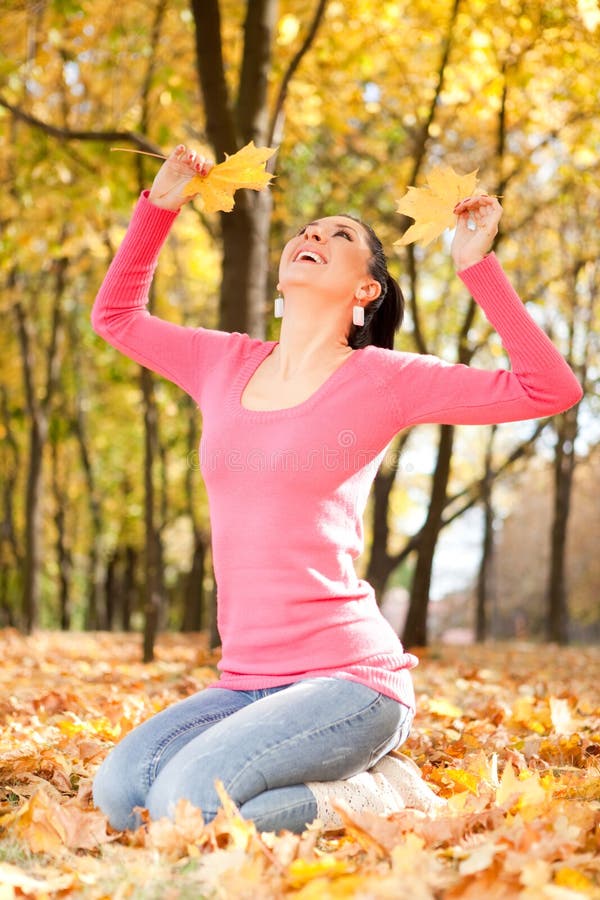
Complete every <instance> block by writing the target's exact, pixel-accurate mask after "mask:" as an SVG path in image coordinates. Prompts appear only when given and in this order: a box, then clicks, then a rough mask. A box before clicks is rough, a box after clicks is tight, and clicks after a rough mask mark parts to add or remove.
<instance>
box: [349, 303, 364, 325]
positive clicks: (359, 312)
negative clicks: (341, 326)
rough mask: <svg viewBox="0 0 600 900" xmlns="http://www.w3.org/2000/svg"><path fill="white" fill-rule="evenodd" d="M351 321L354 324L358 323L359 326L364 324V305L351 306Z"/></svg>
mask: <svg viewBox="0 0 600 900" xmlns="http://www.w3.org/2000/svg"><path fill="white" fill-rule="evenodd" d="M352 321H353V322H354V324H355V325H358V327H359V328H360V326H361V325H364V324H365V309H364V306H359V305H358V304H356V306H353V307H352Z"/></svg>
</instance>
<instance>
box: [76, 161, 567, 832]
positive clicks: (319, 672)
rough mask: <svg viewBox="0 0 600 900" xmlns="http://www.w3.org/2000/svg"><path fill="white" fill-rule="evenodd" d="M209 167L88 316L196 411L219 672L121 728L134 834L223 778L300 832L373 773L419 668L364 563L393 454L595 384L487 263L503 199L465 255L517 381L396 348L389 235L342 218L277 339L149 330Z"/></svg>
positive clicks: (330, 227)
mask: <svg viewBox="0 0 600 900" xmlns="http://www.w3.org/2000/svg"><path fill="white" fill-rule="evenodd" d="M209 169H210V163H208V162H207V161H206V160H204V159H202V158H199V157H197V156H196V154H195V153H194V152H193V151H188V150H187V149H186V148H185V147H183V146H179V147H177V148H176V150H175V151H174V152H173V153H172V154H171V155H170V157H169V158H168V159H167V161H166V162H165V163H164V165H163V166H162V168H161V170H160V172H159V173H158V175H157V177H156V179H155V181H154V184H153V186H152V189H151V191H150V192H149V193H144V194H143V195H142V197H141V198H140V200H139V202H138V205H137V207H136V210H135V213H134V216H133V220H132V222H131V224H130V227H129V230H128V232H127V235H126V237H125V239H124V241H123V244H122V246H121V248H120V250H119V251H118V253H117V255H116V256H115V259H114V260H113V262H112V264H111V266H110V269H109V272H108V274H107V276H106V278H105V280H104V283H103V285H102V287H101V290H100V292H99V294H98V297H97V298H96V302H95V304H94V309H93V313H92V321H93V325H94V328H95V330H96V331H97V332H98V333H99V334H100V335H102V337H104V338H105V339H106V340H107V341H108V342H109V343H111V344H112V345H113V346H115V347H117V348H118V349H119V350H120V351H122V352H123V353H125V354H126V355H127V356H129V357H131V358H132V359H134V360H137V362H139V363H141V364H142V365H144V366H147V367H148V368H151V369H153V370H154V371H156V372H159V373H160V374H161V375H164V376H165V377H167V378H169V379H170V380H171V381H173V382H175V383H176V384H178V385H179V386H180V387H181V388H182V389H183V390H184V391H186V392H187V393H188V394H190V395H191V396H192V397H193V398H194V400H195V401H196V402H197V404H198V406H199V408H200V410H201V412H202V417H203V428H202V441H201V445H200V460H201V470H202V474H203V477H204V479H205V482H206V487H207V491H208V495H209V502H210V514H211V525H212V548H213V562H214V569H215V574H216V579H217V584H218V624H219V632H220V636H221V640H222V648H223V650H222V659H221V662H220V664H219V668H220V671H221V676H220V680H219V681H218V682H216V683H215V685H211V686H210V687H209V688H207V689H206V690H203V691H201V692H199V693H198V694H196V695H194V696H192V697H189V698H188V699H186V700H184V701H182V702H180V703H177V704H175V705H174V706H172V707H170V708H169V709H167V710H164V711H163V712H161V713H159V714H158V715H156V716H154V717H153V718H151V719H149V720H148V721H146V722H144V723H143V724H142V725H140V726H139V727H138V728H137V729H135V730H134V731H133V732H131V733H130V734H129V735H127V736H126V737H125V738H124V740H123V741H121V743H119V744H118V745H117V746H116V747H115V748H114V749H113V751H112V752H111V753H110V754H109V756H108V757H107V759H106V760H105V762H104V763H103V765H102V766H101V768H100V770H99V772H98V775H97V777H96V780H95V783H94V797H95V801H96V803H97V804H98V806H100V808H101V809H103V810H104V811H105V812H106V813H107V815H108V816H109V819H110V822H111V823H112V825H113V826H114V827H115V828H119V829H123V828H128V827H134V826H135V825H136V824H137V823H138V821H139V820H138V817H137V814H136V813H135V812H134V808H135V807H146V808H148V809H149V811H150V815H151V817H152V818H155V817H160V816H165V815H171V814H172V813H173V810H174V807H175V804H176V803H177V801H178V800H179V799H180V798H187V799H188V800H189V801H191V802H192V803H193V804H195V805H196V806H198V807H200V808H201V809H202V811H203V813H204V817H205V820H206V821H210V820H211V819H212V818H213V817H214V816H215V814H216V811H217V809H218V807H219V799H218V796H217V793H216V791H215V780H216V779H219V780H220V781H221V782H222V783H223V784H224V787H225V789H226V791H227V792H228V794H229V795H230V796H231V797H232V798H233V800H234V801H235V802H236V804H237V805H238V806H239V808H240V811H241V813H242V815H243V816H244V817H246V818H251V819H254V820H255V822H256V824H257V826H258V827H259V828H260V829H261V830H278V829H280V828H287V829H289V830H291V831H301V830H302V829H303V828H304V827H305V825H306V824H307V823H309V822H311V821H312V820H313V819H314V818H315V817H316V815H317V813H318V807H317V800H316V797H315V793H314V792H313V791H311V789H310V787H309V786H308V784H307V783H315V782H316V783H320V782H329V781H333V780H336V779H348V778H350V777H351V776H353V775H355V774H357V773H362V772H365V771H367V770H369V769H370V768H371V767H373V766H375V765H376V764H377V763H378V761H379V760H381V759H382V757H384V756H385V755H386V754H387V753H388V752H389V751H390V750H392V749H393V748H396V747H398V746H399V745H400V744H401V743H402V742H403V741H404V740H405V739H406V737H407V735H408V732H409V729H410V724H411V721H412V717H413V711H414V705H415V699H414V693H413V689H412V684H411V675H410V669H411V668H412V667H413V666H415V665H416V663H417V660H416V658H415V657H414V656H412V655H411V654H410V653H406V652H405V651H404V649H403V647H402V645H401V643H400V641H399V640H398V638H397V636H396V634H395V633H394V632H393V630H392V629H391V627H390V626H389V625H388V624H387V622H386V621H385V620H384V618H383V617H382V616H381V614H380V612H379V609H378V606H377V602H376V599H375V596H374V592H373V589H372V588H371V586H370V585H369V584H368V583H367V582H365V581H364V580H362V579H359V578H358V577H357V575H356V573H355V570H354V560H355V559H356V558H357V557H358V556H359V555H360V553H361V551H362V549H363V531H362V528H363V526H362V516H363V512H364V509H365V504H366V502H367V497H368V494H369V490H370V487H371V484H372V482H373V479H374V477H375V474H376V472H377V469H378V467H379V465H380V463H381V461H382V459H383V456H384V454H385V450H386V448H387V446H388V444H389V442H390V441H391V439H392V438H393V437H394V435H395V434H396V433H397V432H398V431H400V430H401V429H404V428H407V427H408V426H411V425H415V424H417V423H419V422H429V423H449V424H465V423H466V424H490V423H493V422H507V421H512V420H518V419H526V418H532V417H538V416H548V415H552V414H554V413H558V412H561V411H562V410H565V409H567V408H568V407H570V406H571V405H572V404H574V403H576V402H577V401H578V400H579V399H580V397H581V389H580V387H579V384H578V383H577V381H576V380H575V378H574V376H573V374H572V372H571V370H570V369H569V367H568V366H567V364H566V363H565V361H564V360H563V359H562V357H561V356H560V354H559V353H558V351H557V350H556V349H555V347H554V346H553V345H552V343H551V342H550V340H549V339H548V338H547V337H546V335H545V334H544V333H543V332H542V331H541V330H540V329H539V328H538V327H537V326H536V324H535V323H534V322H533V320H532V319H531V318H530V316H529V314H528V313H527V312H526V310H525V309H524V307H523V305H522V303H521V301H520V300H519V298H518V297H517V295H516V294H515V292H514V291H513V289H512V288H511V286H510V285H509V283H508V281H507V279H506V277H505V275H504V274H503V272H502V269H501V268H500V265H499V263H498V261H497V259H496V258H495V256H494V255H493V254H491V255H486V254H487V253H488V251H489V249H490V247H491V244H492V241H493V238H494V236H495V234H496V232H497V228H498V222H499V220H500V216H501V208H500V205H499V203H498V201H497V200H496V199H494V198H491V197H485V196H484V197H474V198H471V199H468V200H464V201H462V202H461V203H459V204H458V205H457V207H456V210H455V212H456V215H457V228H456V234H455V237H454V241H453V244H452V256H453V259H454V262H455V265H456V268H457V270H458V272H459V275H460V277H461V279H462V280H463V282H464V283H465V284H466V286H467V287H468V288H469V290H470V291H471V293H472V295H473V296H474V298H475V299H476V300H477V302H478V303H479V304H480V305H481V307H482V308H483V310H484V311H485V313H486V315H487V317H488V319H489V320H490V322H491V323H492V324H493V325H494V326H495V327H496V329H497V330H498V332H499V334H500V335H501V337H502V340H503V344H504V347H505V348H506V350H507V352H508V354H509V357H510V360H511V364H512V371H484V370H479V369H475V368H471V367H467V366H463V365H451V364H447V363H444V362H442V361H441V360H440V359H437V358H436V357H433V356H423V355H418V354H412V353H403V352H398V351H394V350H393V349H392V347H393V340H394V331H395V329H396V327H397V326H398V325H399V323H400V321H401V318H402V311H403V310H402V305H403V304H402V295H401V293H400V289H399V288H398V285H397V284H396V282H395V281H394V280H393V279H392V278H391V276H390V275H389V273H388V271H387V267H386V261H385V256H384V253H383V250H382V247H381V244H380V242H379V241H378V239H377V237H376V236H375V234H374V233H373V232H372V230H371V229H370V228H368V227H367V226H365V225H363V224H361V223H360V222H358V221H356V220H354V219H353V218H351V217H349V216H346V215H337V216H326V217H324V218H319V219H316V220H315V221H314V222H311V223H310V224H308V225H306V226H304V227H303V228H301V229H300V231H299V232H298V233H297V234H296V235H294V236H293V237H292V238H291V240H290V241H288V243H287V244H286V245H285V247H284V249H283V253H282V255H281V260H280V265H279V289H280V291H281V294H282V297H283V300H284V311H283V320H282V326H281V336H280V339H279V341H266V342H265V341H260V340H256V339H253V338H251V337H249V336H248V335H245V334H238V333H233V334H229V333H226V332H221V331H216V330H207V329H204V328H183V327H179V326H177V325H174V324H170V323H168V322H165V321H162V320H160V319H158V318H156V317H154V316H150V315H149V314H148V312H147V310H146V308H145V307H146V302H147V297H148V290H149V287H150V282H151V280H152V276H153V272H154V268H155V265H156V261H157V257H158V253H159V250H160V248H161V246H162V244H163V242H164V240H165V239H166V237H167V234H168V232H169V230H170V228H171V226H172V224H173V222H174V221H175V219H176V217H177V212H178V209H179V207H180V206H181V204H182V202H183V200H182V197H181V191H182V187H183V186H184V184H185V183H186V182H187V181H188V180H189V179H190V178H191V177H193V176H194V175H195V174H198V173H206V172H208V171H209ZM363 317H364V324H361V323H362V322H363Z"/></svg>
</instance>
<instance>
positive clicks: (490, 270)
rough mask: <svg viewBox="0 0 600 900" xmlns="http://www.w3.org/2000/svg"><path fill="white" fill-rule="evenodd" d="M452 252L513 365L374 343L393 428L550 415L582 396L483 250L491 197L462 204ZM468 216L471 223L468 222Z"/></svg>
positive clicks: (492, 211) (494, 221) (495, 212)
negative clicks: (479, 364)
mask: <svg viewBox="0 0 600 900" xmlns="http://www.w3.org/2000/svg"><path fill="white" fill-rule="evenodd" d="M455 212H456V213H457V215H458V224H457V229H456V235H455V237H454V241H453V246H452V255H453V258H454V262H455V265H456V267H457V270H458V274H459V277H460V278H461V280H462V281H463V282H464V284H465V285H466V286H467V287H468V288H469V291H470V292H471V295H472V296H473V298H474V299H475V300H476V301H477V303H478V304H479V306H480V307H481V308H482V310H483V311H484V313H485V315H486V317H487V319H488V321H489V322H490V323H491V324H492V325H493V326H494V328H495V329H496V331H497V332H498V334H499V335H500V337H501V339H502V344H503V346H504V349H505V350H506V352H507V354H508V357H509V360H510V366H511V368H510V370H506V369H503V370H492V371H489V370H485V369H479V368H476V367H475V366H465V365H457V364H451V363H446V362H444V361H442V360H441V359H438V358H437V357H435V356H428V355H420V354H414V353H399V352H397V351H393V350H381V349H375V348H373V350H375V352H377V355H378V360H377V369H378V375H379V384H380V388H381V390H382V391H383V396H387V397H388V398H389V399H388V400H387V401H386V400H384V401H383V402H385V403H387V415H388V416H389V420H388V422H387V423H386V424H387V428H388V429H389V431H390V436H391V435H392V434H393V433H396V432H397V431H399V430H401V429H402V428H406V427H407V426H409V425H415V424H417V423H431V424H448V425H489V424H493V423H499V422H512V421H518V420H523V419H531V418H538V417H542V416H550V415H554V414H556V413H559V412H563V411H564V410H565V409H568V408H569V407H571V406H573V405H574V404H575V403H577V402H578V401H579V400H580V399H581V397H582V390H581V387H580V385H579V383H578V381H577V379H576V378H575V376H574V374H573V372H572V371H571V369H570V368H569V366H568V365H567V363H566V361H565V360H564V359H563V357H562V356H561V354H560V353H559V352H558V350H557V349H556V347H555V346H554V345H553V344H552V342H551V341H550V339H549V338H548V336H547V335H546V334H545V333H544V332H543V331H542V329H541V328H540V327H539V326H538V325H537V324H536V323H535V321H534V320H533V319H532V317H531V316H530V314H529V313H528V312H527V310H526V308H525V306H524V305H523V303H522V301H521V299H520V298H519V296H518V295H517V293H516V292H515V290H514V289H513V287H512V286H511V284H510V282H509V280H508V278H507V277H506V275H505V273H504V271H503V269H502V267H501V265H500V263H499V261H498V259H497V258H496V256H495V254H493V253H490V254H489V255H487V256H486V252H487V250H488V249H489V246H490V245H491V243H492V241H493V238H494V236H495V234H496V232H497V229H498V222H499V220H500V216H501V215H502V210H501V207H500V204H499V203H498V201H497V200H496V199H495V198H493V197H473V198H470V199H469V200H465V201H463V202H462V203H460V204H458V205H457V207H456V209H455ZM469 223H471V224H469Z"/></svg>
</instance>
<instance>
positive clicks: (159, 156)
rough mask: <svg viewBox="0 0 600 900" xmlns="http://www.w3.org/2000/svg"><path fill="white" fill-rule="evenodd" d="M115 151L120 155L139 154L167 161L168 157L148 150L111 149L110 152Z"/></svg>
mask: <svg viewBox="0 0 600 900" xmlns="http://www.w3.org/2000/svg"><path fill="white" fill-rule="evenodd" d="M115 151H117V152H119V153H139V154H140V155H141V156H155V157H156V159H166V158H167V157H166V156H163V155H162V154H161V153H148V151H147V150H133V149H132V148H131V147H111V148H110V152H111V153H114V152H115Z"/></svg>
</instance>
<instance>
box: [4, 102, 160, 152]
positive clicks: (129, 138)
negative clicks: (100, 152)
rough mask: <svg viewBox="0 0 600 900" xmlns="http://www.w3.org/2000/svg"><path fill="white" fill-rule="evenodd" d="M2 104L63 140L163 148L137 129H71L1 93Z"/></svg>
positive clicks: (19, 116) (148, 150)
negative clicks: (17, 104) (33, 112)
mask: <svg viewBox="0 0 600 900" xmlns="http://www.w3.org/2000/svg"><path fill="white" fill-rule="evenodd" d="M0 106H1V107H4V109H7V110H8V111H9V112H10V113H12V115H13V116H14V117H15V118H16V119H19V120H20V121H21V122H25V123H26V124H27V125H31V126H32V127H33V128H38V129H39V130H40V131H43V132H45V133H46V134H49V135H50V136H51V137H55V138H57V139H58V140H62V141H98V142H100V143H106V144H109V143H113V142H114V141H126V142H128V143H130V144H133V145H134V146H135V147H139V149H140V150H145V151H146V152H148V153H160V152H161V148H160V147H157V146H156V144H153V143H152V142H151V141H149V140H148V139H147V138H145V137H144V135H142V134H138V133H137V132H135V131H71V130H70V129H69V128H59V127H58V126H57V125H51V124H50V122H44V121H43V120H42V119H38V118H36V116H33V115H32V114H31V113H28V112H25V110H24V109H21V107H19V106H15V105H14V104H13V103H9V101H8V100H7V99H6V98H5V97H2V96H1V95H0Z"/></svg>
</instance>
